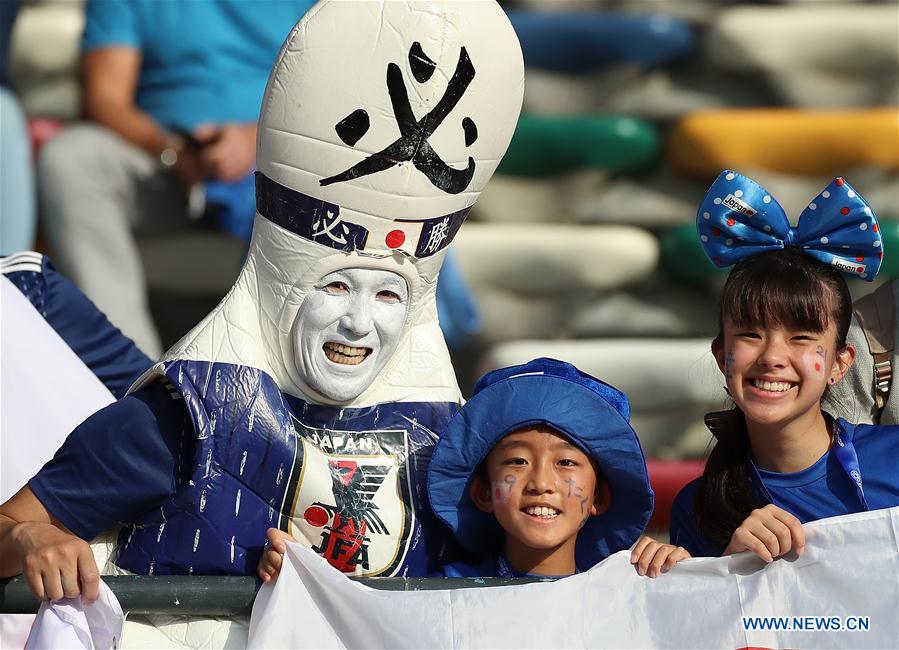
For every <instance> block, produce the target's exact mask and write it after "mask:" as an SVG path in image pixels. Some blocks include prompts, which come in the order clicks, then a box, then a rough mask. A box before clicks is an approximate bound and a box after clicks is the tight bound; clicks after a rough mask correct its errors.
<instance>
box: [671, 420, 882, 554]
mask: <svg viewBox="0 0 899 650" xmlns="http://www.w3.org/2000/svg"><path fill="white" fill-rule="evenodd" d="M837 425H838V426H841V427H842V431H843V436H844V438H848V439H851V440H852V443H853V445H854V446H855V451H856V454H857V455H858V463H859V468H860V470H861V475H862V482H863V485H864V490H865V500H866V501H867V503H868V507H869V508H870V509H871V510H877V509H880V508H892V507H893V506H897V505H899V426H875V425H870V424H849V423H847V422H846V421H845V420H842V419H840V420H837ZM759 476H760V477H761V479H762V482H763V483H764V485H765V488H766V489H767V490H768V492H769V493H770V494H771V498H772V502H773V503H774V505H776V506H778V507H780V508H783V509H784V510H786V511H787V512H789V513H792V514H793V515H794V516H796V517H797V518H798V519H799V521H801V522H802V523H806V522H809V521H815V520H817V519H824V518H826V517H836V516H838V515H846V514H850V513H853V512H861V511H863V510H864V508H863V506H862V504H861V502H860V500H859V498H858V493H857V491H856V488H855V484H854V483H853V482H852V480H851V479H850V478H849V475H848V474H847V473H846V471H845V470H844V469H843V467H842V465H841V464H840V462H839V461H838V460H837V457H836V455H835V454H834V453H833V452H832V450H829V451H828V452H827V453H825V454H824V455H823V456H822V457H821V458H820V459H819V460H818V461H817V462H816V463H815V464H814V465H812V466H811V467H808V468H807V469H804V470H802V471H801V472H793V473H789V474H781V473H778V472H768V471H765V470H762V469H759ZM700 480H701V479H696V480H694V481H692V482H690V483H688V484H687V485H686V486H685V487H684V488H683V489H682V490H681V491H680V493H679V494H678V495H677V498H675V500H674V505H673V506H672V509H671V524H670V528H669V534H670V541H671V543H672V544H675V545H677V546H683V547H684V548H685V549H687V550H688V551H689V552H690V554H691V555H693V556H694V557H717V556H720V555H721V553H722V552H723V551H724V548H725V547H724V546H720V545H718V544H715V543H714V542H712V541H711V540H709V539H708V538H706V537H704V536H702V535H700V534H699V532H698V531H697V530H696V526H695V524H694V522H693V512H694V500H695V496H696V491H697V488H698V486H699V481H700Z"/></svg>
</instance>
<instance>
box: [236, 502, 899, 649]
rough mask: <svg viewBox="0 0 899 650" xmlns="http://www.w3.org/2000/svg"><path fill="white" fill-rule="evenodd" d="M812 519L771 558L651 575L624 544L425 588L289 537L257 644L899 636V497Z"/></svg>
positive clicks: (680, 644) (701, 643)
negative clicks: (530, 569) (460, 584)
mask: <svg viewBox="0 0 899 650" xmlns="http://www.w3.org/2000/svg"><path fill="white" fill-rule="evenodd" d="M805 530H806V534H807V540H808V541H807V545H806V549H805V553H804V554H803V555H802V557H799V558H796V557H793V558H792V559H781V560H777V561H775V562H773V563H772V564H770V565H768V566H764V565H763V563H762V562H761V561H760V560H758V559H757V558H756V557H755V556H754V555H751V554H748V553H744V554H741V555H737V556H731V557H726V558H701V559H696V560H689V561H685V562H682V563H681V564H679V565H678V566H677V567H675V569H674V570H672V571H671V572H670V573H668V574H665V575H663V576H661V577H660V578H658V579H656V580H650V579H648V578H642V577H640V576H638V575H637V573H636V572H635V571H634V568H633V567H632V566H631V564H630V562H629V553H628V552H627V551H623V552H621V553H617V554H615V555H613V556H611V557H609V558H608V559H606V560H605V561H604V562H602V563H601V564H599V565H597V566H596V567H594V568H593V569H591V570H590V571H588V572H586V573H582V574H579V575H576V576H572V577H570V578H566V579H565V580H560V581H557V582H552V583H535V584H526V585H516V586H508V587H495V588H478V589H457V590H439V591H417V592H414V591H406V592H397V591H379V590H375V589H371V588H369V587H367V586H365V585H362V584H359V583H356V582H353V581H351V580H349V579H347V578H346V577H344V576H343V575H341V574H339V573H337V572H336V571H334V570H333V569H332V568H331V567H330V566H328V564H327V563H326V562H324V561H323V560H322V559H321V558H320V557H318V556H316V555H315V554H314V553H312V552H311V551H309V550H308V549H305V548H302V547H300V546H299V545H297V544H291V545H289V546H288V551H287V555H286V556H285V562H284V568H283V570H282V571H281V575H280V577H279V578H278V580H277V581H276V583H275V584H274V585H264V586H263V587H262V589H261V590H260V592H259V595H258V597H257V598H256V603H255V605H254V607H253V615H252V618H251V620H250V633H249V647H253V648H262V647H265V648H288V647H293V648H503V647H506V648H558V647H588V648H599V647H615V648H746V647H758V648H784V647H794V648H795V647H801V648H846V647H852V648H899V508H892V509H890V510H878V511H874V512H865V513H859V514H855V515H847V516H843V517H834V518H831V519H824V520H821V521H817V522H813V523H810V524H807V525H806V526H805ZM763 627H776V628H782V629H762V628H763ZM753 628H756V629H753ZM825 628H826V629H825ZM840 628H843V629H842V630H841V629H840ZM849 628H861V629H858V630H855V629H849ZM865 628H867V629H865Z"/></svg>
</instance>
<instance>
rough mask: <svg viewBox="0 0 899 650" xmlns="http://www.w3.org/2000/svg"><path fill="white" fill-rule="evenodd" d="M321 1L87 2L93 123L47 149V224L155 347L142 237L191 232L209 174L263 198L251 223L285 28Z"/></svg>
mask: <svg viewBox="0 0 899 650" xmlns="http://www.w3.org/2000/svg"><path fill="white" fill-rule="evenodd" d="M311 5H312V2H311V0H286V1H285V0H263V1H259V2H252V3H250V2H243V1H242V0H204V1H203V2H156V1H155V0H115V1H107V0H90V1H89V2H88V3H87V12H86V20H85V29H84V35H83V39H82V50H83V54H82V61H81V72H82V75H81V87H82V104H83V113H84V118H85V119H86V120H87V121H86V122H84V123H80V124H76V125H74V126H71V127H69V128H67V129H65V130H64V131H63V132H62V133H61V134H60V135H58V136H57V137H55V138H54V139H52V140H51V141H50V142H48V143H47V145H46V146H45V147H44V149H43V150H42V155H41V157H40V160H39V166H38V185H39V189H40V192H41V198H42V201H43V211H42V217H43V226H44V229H45V232H46V236H47V240H48V243H49V244H50V246H51V248H52V251H53V256H54V259H55V261H56V263H57V264H58V266H59V268H60V270H61V271H62V273H64V274H65V275H67V276H68V277H70V278H71V279H72V280H73V281H74V282H75V284H76V285H77V286H78V287H80V288H81V290H82V291H84V292H85V294H87V296H88V297H89V298H90V299H91V300H92V301H93V302H94V303H96V305H97V306H98V307H99V308H100V309H101V310H102V311H103V312H104V313H105V314H106V315H107V316H108V317H109V319H110V320H111V321H112V322H113V324H115V325H116V326H118V327H119V328H121V329H122V331H123V332H124V333H125V334H126V335H128V336H129V337H131V338H132V339H134V341H135V342H136V343H137V345H138V347H140V348H141V349H142V350H144V351H145V352H146V353H147V354H149V355H150V356H151V357H154V358H155V357H157V356H158V355H159V353H160V352H161V344H160V340H159V337H158V334H157V332H156V328H155V326H154V324H153V320H152V318H151V316H150V313H149V309H148V305H147V292H146V286H145V280H144V272H143V268H142V265H141V261H140V258H139V256H138V252H137V248H136V245H135V234H136V233H139V234H152V233H157V234H158V233H168V232H176V231H177V230H178V229H181V228H184V227H185V226H186V225H187V224H188V213H189V211H190V205H189V196H190V195H191V189H192V188H194V187H199V185H200V184H202V183H203V182H204V181H210V182H214V183H217V184H218V185H217V186H214V187H217V188H218V191H219V193H224V194H225V195H227V196H231V197H232V198H234V199H235V200H236V202H237V203H239V204H240V205H247V206H249V207H248V209H247V210H246V211H245V214H244V215H243V217H242V227H243V228H244V229H245V230H246V232H249V229H250V226H251V224H252V219H253V196H254V194H253V182H252V171H253V169H254V164H255V163H254V157H255V146H256V119H257V117H258V113H259V102H260V99H261V98H262V93H263V89H264V87H265V83H266V80H267V78H268V73H269V70H270V69H271V64H272V61H273V60H274V59H275V56H276V55H277V53H278V50H279V47H280V45H281V43H282V41H283V40H284V37H285V36H286V35H287V32H288V30H289V29H290V27H291V26H292V25H294V24H295V23H296V22H297V20H299V18H300V17H301V16H302V15H303V14H304V13H305V12H306V10H307V9H308V8H309V7H310V6H311ZM222 184H230V187H231V190H228V189H227V188H225V189H224V190H223V188H222V187H221V185H222Z"/></svg>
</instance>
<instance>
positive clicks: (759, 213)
mask: <svg viewBox="0 0 899 650" xmlns="http://www.w3.org/2000/svg"><path fill="white" fill-rule="evenodd" d="M696 230H697V231H699V240H700V242H701V244H702V250H703V251H705V254H706V255H707V256H708V258H709V259H710V260H712V263H713V264H714V265H715V266H718V267H724V266H730V265H731V264H735V263H736V262H738V261H740V260H741V259H743V258H744V257H751V256H753V255H758V254H759V253H763V252H765V251H769V250H777V249H781V248H787V247H795V248H799V249H801V250H803V251H804V252H805V253H807V254H808V255H811V256H812V257H814V258H815V259H816V260H818V261H820V262H822V263H824V264H828V265H830V266H835V267H836V268H837V269H839V270H840V271H842V272H843V273H846V274H847V275H851V276H853V277H858V278H861V279H862V280H867V281H869V282H870V281H871V280H873V279H874V278H875V276H876V275H877V272H878V271H879V270H880V264H881V262H882V261H883V244H882V241H881V238H880V227H879V226H878V225H877V218H876V217H875V216H874V212H873V211H872V210H871V208H870V206H869V205H868V204H867V203H866V202H865V200H864V199H863V198H862V197H861V196H859V194H858V193H857V192H856V191H855V190H854V189H852V187H851V186H850V185H849V183H847V182H846V181H844V180H843V179H842V178H836V179H834V180H833V181H832V182H831V183H830V185H828V186H827V187H826V188H825V189H824V190H823V191H822V192H821V193H820V194H819V195H818V196H816V197H815V198H814V200H813V201H812V202H811V203H809V204H808V205H807V206H806V207H805V209H804V210H803V211H802V214H800V215H799V225H797V226H796V227H795V228H791V227H790V222H789V220H788V219H787V215H786V213H785V212H784V209H783V208H782V207H781V206H780V204H779V203H778V202H777V201H776V200H775V198H774V197H773V196H771V195H770V194H768V192H767V191H766V190H765V188H763V187H762V186H761V185H759V184H758V183H756V182H755V181H753V180H752V179H751V178H747V177H746V176H743V175H742V174H738V173H737V172H733V171H730V170H726V171H723V172H721V174H720V175H719V176H718V178H717V179H716V180H715V182H714V183H712V186H711V187H710V188H709V191H708V193H707V194H706V195H705V198H704V199H703V201H702V205H701V206H700V207H699V212H697V213H696Z"/></svg>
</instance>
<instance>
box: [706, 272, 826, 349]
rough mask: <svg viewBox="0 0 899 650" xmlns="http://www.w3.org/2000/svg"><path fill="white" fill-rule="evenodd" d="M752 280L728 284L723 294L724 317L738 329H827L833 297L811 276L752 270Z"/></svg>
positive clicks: (807, 330)
mask: <svg viewBox="0 0 899 650" xmlns="http://www.w3.org/2000/svg"><path fill="white" fill-rule="evenodd" d="M752 271H755V272H754V273H751V275H752V276H755V277H752V278H747V277H744V278H741V279H742V280H744V281H742V282H733V283H732V282H730V281H729V282H728V283H727V285H725V287H724V293H723V295H722V301H721V304H722V316H723V317H725V318H729V319H730V320H731V322H733V323H734V324H735V325H736V326H738V327H761V328H764V327H769V326H771V327H785V328H787V329H791V330H798V331H806V332H814V333H820V332H823V331H824V330H826V329H827V326H828V325H829V322H830V318H831V316H830V315H831V314H832V313H833V301H834V296H833V295H832V292H831V291H830V290H829V287H828V286H827V285H826V284H824V283H823V282H821V280H820V278H817V277H815V276H814V275H811V274H802V273H799V274H782V273H777V272H773V273H767V272H766V269H765V268H764V266H762V267H756V268H754V269H752Z"/></svg>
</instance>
